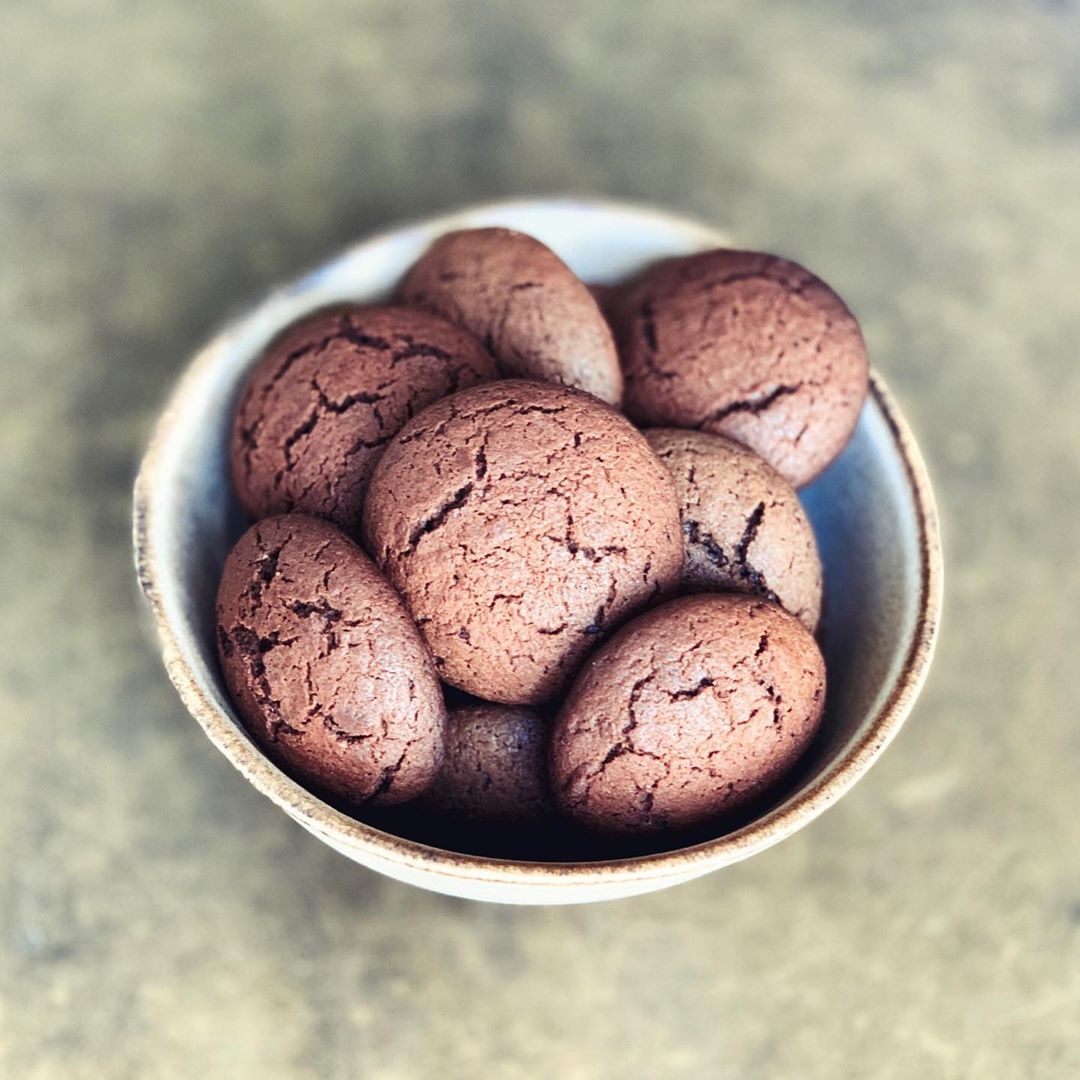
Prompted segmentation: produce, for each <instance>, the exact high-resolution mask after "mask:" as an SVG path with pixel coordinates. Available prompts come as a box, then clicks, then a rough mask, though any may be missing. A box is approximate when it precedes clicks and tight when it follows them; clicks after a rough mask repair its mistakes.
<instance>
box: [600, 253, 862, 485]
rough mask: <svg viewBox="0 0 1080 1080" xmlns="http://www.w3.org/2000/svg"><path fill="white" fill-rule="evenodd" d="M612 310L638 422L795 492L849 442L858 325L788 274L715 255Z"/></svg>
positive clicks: (645, 285)
mask: <svg viewBox="0 0 1080 1080" xmlns="http://www.w3.org/2000/svg"><path fill="white" fill-rule="evenodd" d="M616 306H617V310H616V311H614V312H611V313H610V314H611V316H612V321H613V325H614V327H615V333H616V337H617V339H618V342H619V350H620V355H621V357H622V361H623V371H624V373H625V376H626V395H625V406H626V412H627V415H628V416H630V417H631V418H633V419H634V420H636V421H637V422H639V423H644V424H649V425H656V426H659V427H684V428H700V429H701V430H703V431H710V432H715V433H717V434H721V435H728V436H730V437H731V438H733V439H735V440H737V441H738V442H741V443H744V444H745V445H746V446H749V447H750V448H751V449H752V450H754V451H755V452H756V453H758V454H760V455H761V457H763V458H765V460H766V461H768V462H769V464H770V465H772V466H773V468H775V469H776V470H777V472H779V473H780V474H781V475H782V476H784V477H785V478H786V479H787V480H788V481H789V483H791V484H792V485H794V486H795V487H801V486H802V485H803V484H806V483H808V482H809V481H810V480H813V479H814V477H815V476H817V475H818V474H819V473H820V472H821V471H822V470H823V469H825V467H826V466H827V465H828V464H829V463H830V462H831V461H832V460H833V459H834V458H835V457H836V456H837V455H838V454H839V453H840V451H841V450H843V448H844V446H845V445H846V443H847V441H848V439H849V438H850V436H851V433H852V432H853V431H854V430H855V424H856V422H857V421H858V418H859V411H860V410H861V408H862V404H863V401H864V399H865V397H866V388H867V379H868V370H869V369H868V365H867V358H866V346H865V344H864V342H863V338H862V334H861V332H860V331H859V324H858V323H857V322H856V321H855V318H854V316H853V315H852V314H851V312H850V311H848V309H847V308H846V307H845V306H844V303H843V301H842V300H841V299H840V298H839V297H838V296H837V295H836V293H834V292H833V291H832V289H830V288H829V287H828V286H827V285H826V284H825V283H824V282H823V281H821V280H820V279H818V278H816V277H815V276H814V275H813V274H811V273H810V272H809V271H808V270H804V269H803V268H802V267H801V266H799V265H798V264H797V263H793V262H790V261H788V260H787V259H781V258H778V257H777V256H774V255H762V254H757V253H754V252H747V251H724V250H720V251H707V252H703V253H702V254H699V255H689V256H686V257H684V258H678V259H670V260H667V261H665V262H662V263H659V264H657V265H656V266H654V267H652V268H651V269H649V270H647V271H646V272H645V273H644V274H643V275H642V276H641V277H640V278H638V279H637V280H636V281H635V282H634V283H632V284H631V285H629V286H627V287H626V288H624V289H623V290H621V292H620V294H619V296H618V299H617V303H616Z"/></svg>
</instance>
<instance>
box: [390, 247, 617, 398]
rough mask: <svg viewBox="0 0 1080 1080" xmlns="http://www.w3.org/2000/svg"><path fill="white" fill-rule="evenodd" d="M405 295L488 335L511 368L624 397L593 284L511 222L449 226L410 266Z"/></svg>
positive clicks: (483, 336) (513, 373)
mask: <svg viewBox="0 0 1080 1080" xmlns="http://www.w3.org/2000/svg"><path fill="white" fill-rule="evenodd" d="M401 295H402V298H403V299H404V300H405V301H406V302H407V303H410V304H420V305H422V306H424V307H427V308H430V309H431V310H432V311H437V312H439V313H440V314H441V315H445V316H446V317H447V318H448V319H453V320H454V322H457V323H460V324H461V325H462V326H464V327H465V328H466V329H468V330H471V331H472V332H473V333H474V334H475V335H476V336H477V337H478V338H480V339H481V340H483V341H484V342H485V344H486V345H487V346H488V348H489V349H490V350H491V351H492V352H493V353H494V354H495V357H496V359H497V360H498V361H499V364H500V366H501V367H502V369H503V372H504V374H506V375H509V376H521V377H523V378H527V379H541V380H543V381H544V382H556V383H563V384H564V385H566V386H574V387H577V388H578V389H579V390H585V391H587V392H588V393H590V394H594V395H595V396H596V397H598V398H600V399H602V400H603V401H606V402H608V403H610V404H612V405H617V404H618V403H619V401H620V400H621V398H622V389H623V380H622V372H621V371H620V369H619V359H618V356H617V354H616V352H615V343H614V341H613V340H612V336H611V330H610V329H609V327H608V324H607V321H606V320H605V319H604V316H603V314H602V313H601V311H600V308H599V307H598V306H597V303H596V301H595V300H594V299H593V297H592V296H591V295H590V293H589V289H588V287H587V286H586V285H584V284H583V283H582V282H581V281H579V280H578V278H577V277H576V276H575V275H574V273H573V271H571V270H570V268H569V267H568V266H567V265H566V263H564V262H563V261H562V259H560V258H559V257H558V256H557V255H556V254H555V253H554V252H553V251H552V250H551V249H550V248H548V247H546V246H545V245H544V244H542V243H540V241H539V240H536V239H534V238H533V237H531V236H526V235H525V234H524V233H519V232H514V231H513V230H511V229H468V230H465V231H463V232H453V233H447V234H446V235H445V236H442V237H440V238H439V239H438V240H436V241H435V243H434V244H432V245H431V247H430V248H429V249H428V251H427V253H426V254H425V255H424V256H423V257H422V258H421V259H420V260H419V261H418V262H417V263H416V264H415V265H414V266H413V267H412V269H411V270H410V271H409V272H408V274H406V276H405V280H404V281H403V282H402V285H401Z"/></svg>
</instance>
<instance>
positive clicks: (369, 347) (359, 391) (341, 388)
mask: <svg viewBox="0 0 1080 1080" xmlns="http://www.w3.org/2000/svg"><path fill="white" fill-rule="evenodd" d="M495 377H496V370H495V362H494V360H493V359H492V358H491V356H490V355H489V354H488V352H487V351H486V350H485V349H484V347H483V346H482V345H481V344H480V342H479V341H477V340H476V338H474V337H473V336H472V335H471V334H469V333H468V332H467V331H465V330H463V329H461V328H460V327H458V326H455V325H454V324H453V323H451V322H448V321H447V320H446V319H442V318H440V317H439V316H437V315H433V314H431V313H430V312H426V311H416V310H412V309H409V308H400V307H367V308H365V307H359V306H358V305H355V304H342V305H339V306H337V307H334V308H327V309H325V310H323V311H319V312H316V313H315V314H314V315H310V316H308V317H307V318H305V319H302V320H300V321H299V322H297V323H294V324H293V325H292V326H290V327H289V328H288V329H287V330H286V331H285V332H284V333H283V334H281V335H280V336H279V337H278V338H276V339H275V340H274V342H273V343H272V344H271V345H270V346H269V347H268V348H267V350H266V352H265V353H264V354H263V357H262V359H261V360H260V361H259V363H258V365H257V366H256V368H255V370H254V371H253V372H252V374H251V376H250V378H249V379H248V381H247V385H246V386H245V388H244V391H243V393H242V394H241V396H240V401H239V404H238V405H237V409H236V417H235V420H234V423H233V434H232V447H231V464H232V475H233V484H234V486H235V488H236V493H237V495H238V496H239V498H240V502H241V503H242V504H243V506H244V509H245V510H247V512H248V513H249V514H250V515H251V516H252V517H253V518H261V517H265V516H266V515H267V514H276V513H282V512H284V511H290V510H300V511H304V512H305V513H310V514H316V515H318V516H319V517H325V518H328V519H330V520H331V521H333V522H335V523H336V524H337V525H340V526H341V528H343V529H346V530H347V531H350V532H351V531H354V530H355V529H356V527H357V525H358V522H359V517H360V506H361V503H362V502H363V497H364V490H365V489H366V487H367V482H368V479H369V478H370V476H371V470H372V469H374V468H375V462H376V461H377V460H378V457H379V455H380V454H381V453H382V450H383V447H384V446H385V445H386V444H387V443H388V442H389V441H390V439H391V438H392V437H393V436H394V435H395V434H396V433H397V432H398V430H399V429H400V428H401V425H402V424H404V423H405V421H406V420H408V419H409V417H410V416H412V415H413V413H416V412H419V411H420V410H421V409H422V408H423V407H424V406H425V405H429V404H430V403H431V402H432V401H435V400H436V399H437V398H440V397H443V396H444V395H445V394H449V393H452V392H453V391H455V390H458V389H463V388H464V387H467V386H473V385H474V384H476V383H478V382H482V381H484V380H486V379H491V378H495Z"/></svg>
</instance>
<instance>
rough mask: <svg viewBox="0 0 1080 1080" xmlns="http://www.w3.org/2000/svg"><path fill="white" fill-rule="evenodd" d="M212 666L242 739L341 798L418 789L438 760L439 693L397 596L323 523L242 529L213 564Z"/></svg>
mask: <svg viewBox="0 0 1080 1080" xmlns="http://www.w3.org/2000/svg"><path fill="white" fill-rule="evenodd" d="M217 639H218V654H219V657H220V660H221V668H222V671H223V673H224V675H225V682H226V684H227V685H228V688H229V692H230V694H231V695H232V700H233V703H234V705H235V706H236V710H237V712H238V713H239V714H240V718H241V719H242V720H243V722H244V726H245V727H246V728H247V730H248V732H249V733H250V735H251V737H252V738H253V739H254V740H255V742H256V743H258V745H259V746H260V747H262V749H263V750H264V751H265V752H266V754H267V756H268V757H270V758H272V759H273V760H274V761H275V762H276V763H277V764H278V765H280V766H281V768H283V769H284V770H285V771H286V772H288V773H290V774H292V775H293V776H295V777H296V778H297V779H299V780H301V781H302V782H304V783H308V784H311V785H312V786H313V787H315V788H317V789H319V790H321V791H324V792H328V793H330V794H332V795H334V796H337V797H339V798H341V799H344V800H346V801H348V802H350V803H352V804H354V805H357V804H361V803H377V804H381V805H391V804H394V803H400V802H405V801H406V800H407V799H411V798H414V797H415V796H417V795H419V794H420V793H421V792H422V791H423V790H424V789H425V788H427V787H428V785H429V784H430V783H431V782H432V781H433V780H434V779H435V776H436V774H437V773H438V771H439V768H440V766H441V764H442V757H443V737H444V725H445V710H444V706H443V699H442V689H441V687H440V686H439V682H438V679H437V678H436V676H435V672H434V669H433V668H432V664H431V657H430V655H429V654H428V651H427V649H426V647H425V646H424V642H423V640H422V639H421V637H420V634H419V633H418V632H417V629H416V627H415V626H414V625H413V622H412V620H411V619H410V618H409V615H408V612H406V610H405V608H404V606H403V605H402V603H401V600H400V599H399V598H398V597H397V595H396V594H395V593H394V591H393V589H391V587H390V586H389V585H388V584H387V583H386V581H385V580H384V579H383V577H382V575H380V574H379V572H378V570H376V568H375V566H374V564H373V563H372V562H371V560H370V559H369V558H368V557H367V556H366V555H365V554H364V553H363V552H362V551H361V550H360V548H359V547H357V546H356V544H355V543H353V541H352V540H350V539H349V538H348V537H347V536H345V534H344V533H342V532H340V531H339V530H338V529H336V528H335V527H334V526H333V525H331V524H329V523H328V522H326V521H321V520H319V519H317V518H313V517H308V516H307V515H304V514H285V515H281V516H278V517H269V518H266V519H265V520H263V521H260V522H257V523H256V524H255V525H253V526H252V527H251V528H250V529H249V530H248V531H247V532H246V533H245V534H244V535H243V536H242V537H241V538H240V539H239V540H238V541H237V543H236V546H235V547H234V548H233V549H232V551H231V552H230V553H229V557H228V558H227V559H226V561H225V568H224V571H223V573H222V578H221V585H220V588H219V589H218V597H217Z"/></svg>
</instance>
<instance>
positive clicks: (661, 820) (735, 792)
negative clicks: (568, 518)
mask: <svg viewBox="0 0 1080 1080" xmlns="http://www.w3.org/2000/svg"><path fill="white" fill-rule="evenodd" d="M824 702H825V664H824V661H823V660H822V657H821V653H820V652H819V651H818V647H817V645H816V644H815V642H814V639H813V637H812V636H811V635H810V633H809V632H808V631H807V630H806V628H805V627H804V626H803V625H802V624H801V623H800V622H799V621H798V619H796V618H795V617H794V616H792V615H789V614H788V613H787V612H786V611H784V610H783V609H782V608H781V607H779V606H778V605H776V604H773V603H769V602H768V601H764V600H758V599H756V598H753V597H748V596H740V595H738V594H735V593H712V594H707V595H701V596H687V597H683V598H681V599H679V600H672V601H671V602H670V603H667V604H664V605H663V606H661V607H659V608H655V609H654V610H652V611H649V612H647V613H646V614H644V615H642V616H640V617H639V618H637V619H635V620H634V621H633V622H631V623H630V624H629V625H627V626H626V627H624V628H623V629H622V630H621V631H620V632H619V633H617V634H616V635H615V636H614V637H613V638H612V639H611V640H610V641H609V642H607V644H605V645H604V646H603V647H602V648H601V649H600V650H599V651H598V652H597V653H596V654H595V656H593V657H592V658H591V659H590V660H589V661H587V663H586V665H585V667H584V669H583V670H582V672H581V674H580V675H579V676H578V678H577V679H576V680H575V682H574V685H573V686H572V687H571V689H570V692H569V694H568V695H567V698H566V701H565V703H564V704H563V707H562V709H561V711H560V712H559V715H558V717H557V719H556V723H555V728H554V731H553V733H552V749H551V780H552V787H553V789H554V793H555V798H556V800H557V801H558V803H559V804H560V805H561V806H562V807H563V809H564V810H566V811H567V812H568V813H569V814H571V815H572V816H573V817H575V818H576V819H577V820H579V821H581V822H582V823H584V824H586V825H589V826H591V827H592V828H596V829H600V830H607V831H613V832H649V831H654V832H655V831H661V830H665V829H678V828H683V827H687V826H690V825H694V824H697V823H699V822H703V821H706V820H708V819H709V818H711V817H713V816H714V815H716V814H719V813H721V812H723V811H727V810H731V809H733V808H735V807H738V806H740V805H743V804H745V803H746V802H748V801H749V800H750V799H752V798H754V797H755V796H757V795H759V794H760V793H762V792H763V791H764V790H765V789H767V788H768V787H769V786H770V785H772V784H773V783H775V782H776V781H777V780H778V779H780V777H782V776H783V775H784V773H786V772H787V771H788V770H789V769H790V768H791V766H792V765H793V764H794V763H795V761H796V759H797V758H798V757H799V755H800V754H801V753H802V752H803V750H804V749H805V747H806V745H807V744H808V743H809V741H810V739H811V737H812V736H813V735H814V732H815V731H816V730H817V727H818V724H819V722H820V720H821V712H822V708H823V706H824Z"/></svg>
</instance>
